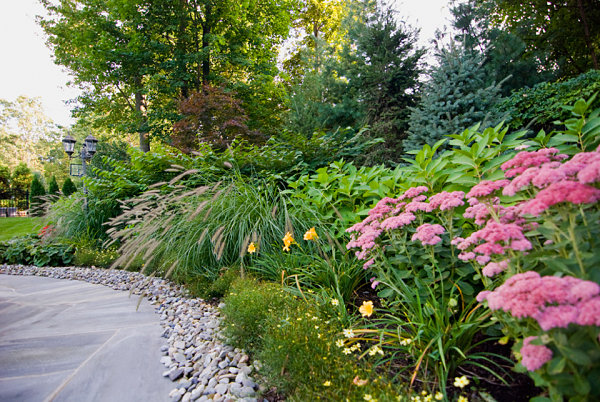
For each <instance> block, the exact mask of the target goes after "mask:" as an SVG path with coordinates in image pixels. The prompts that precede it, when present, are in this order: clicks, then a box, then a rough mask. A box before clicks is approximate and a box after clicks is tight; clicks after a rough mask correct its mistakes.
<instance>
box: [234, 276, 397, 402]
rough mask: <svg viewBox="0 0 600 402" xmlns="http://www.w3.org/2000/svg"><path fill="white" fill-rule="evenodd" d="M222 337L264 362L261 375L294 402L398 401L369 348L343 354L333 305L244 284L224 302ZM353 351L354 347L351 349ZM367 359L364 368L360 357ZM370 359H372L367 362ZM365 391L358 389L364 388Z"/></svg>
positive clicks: (269, 286)
mask: <svg viewBox="0 0 600 402" xmlns="http://www.w3.org/2000/svg"><path fill="white" fill-rule="evenodd" d="M224 302H225V307H224V308H223V313H224V316H225V325H224V329H223V331H224V333H225V335H226V337H227V339H228V342H230V344H232V345H234V346H238V347H242V348H245V349H246V351H247V352H250V353H253V354H254V356H255V357H257V358H258V359H260V361H262V362H263V367H262V369H261V374H263V375H265V376H266V379H267V382H268V383H269V384H270V385H273V386H275V387H277V389H278V391H280V392H283V393H284V394H286V396H288V399H290V400H298V401H304V400H317V399H323V400H346V399H348V400H363V398H365V395H371V396H372V397H373V398H374V399H377V400H382V401H385V400H396V398H397V397H398V391H399V390H400V389H402V384H400V385H396V387H392V386H391V385H390V383H389V382H388V381H387V380H384V379H383V378H382V377H381V375H380V374H379V373H376V372H374V371H373V370H372V365H371V363H370V362H371V360H372V359H371V356H370V355H368V353H366V352H367V348H366V346H365V345H363V346H364V349H363V350H362V351H360V352H359V351H358V349H357V347H356V346H355V347H354V349H353V353H354V355H352V356H347V355H345V354H344V349H343V347H340V345H339V343H340V342H342V343H344V342H345V341H344V336H343V334H342V329H343V328H342V327H341V325H340V323H339V321H338V320H337V319H336V318H335V317H332V316H329V313H328V311H330V309H329V308H328V307H329V306H330V299H327V300H321V302H319V301H317V299H313V298H309V299H307V301H304V300H302V299H301V298H299V297H295V296H293V295H291V294H290V293H288V292H286V291H285V290H284V289H283V288H282V287H281V286H278V285H275V284H273V283H260V282H257V281H256V280H252V279H240V280H237V281H235V282H234V283H233V286H232V288H231V292H230V293H229V295H228V296H227V297H226V298H225V299H224ZM348 346H349V347H350V345H348ZM359 354H360V355H363V354H364V355H363V356H362V357H363V358H362V360H361V364H357V360H356V357H357V356H358V355H359ZM367 355H368V356H367ZM359 381H364V382H365V384H364V385H356V384H362V382H359Z"/></svg>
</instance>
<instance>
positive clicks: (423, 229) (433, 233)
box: [412, 223, 446, 246]
mask: <svg viewBox="0 0 600 402" xmlns="http://www.w3.org/2000/svg"><path fill="white" fill-rule="evenodd" d="M445 231H446V230H445V229H444V227H443V226H442V225H438V224H434V225H432V224H430V223H424V224H422V225H421V226H419V227H418V228H417V231H416V233H415V234H414V235H413V236H412V241H416V240H420V241H421V243H422V244H423V245H424V246H425V245H429V246H433V245H435V244H438V243H439V242H441V241H442V238H441V237H439V236H437V235H439V234H442V233H444V232H445Z"/></svg>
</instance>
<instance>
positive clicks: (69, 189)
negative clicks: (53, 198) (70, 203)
mask: <svg viewBox="0 0 600 402" xmlns="http://www.w3.org/2000/svg"><path fill="white" fill-rule="evenodd" d="M76 191H77V187H75V184H74V183H73V180H71V178H70V177H67V179H66V180H65V182H64V183H63V186H62V193H63V195H64V196H65V197H68V196H70V195H71V194H73V193H75V192H76Z"/></svg>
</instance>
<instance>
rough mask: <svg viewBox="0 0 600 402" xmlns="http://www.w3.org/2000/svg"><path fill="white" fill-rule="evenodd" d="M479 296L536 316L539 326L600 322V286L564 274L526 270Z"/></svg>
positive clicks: (492, 305)
mask: <svg viewBox="0 0 600 402" xmlns="http://www.w3.org/2000/svg"><path fill="white" fill-rule="evenodd" d="M477 300H479V301H483V300H487V302H488V307H489V308H490V309H491V310H503V311H506V312H508V313H510V314H511V315H512V316H513V317H516V318H533V319H535V320H536V321H537V322H538V324H539V325H540V328H542V329H543V330H544V331H548V330H550V329H552V328H567V327H568V326H569V325H570V324H576V325H596V326H600V286H599V285H598V284H597V283H595V282H591V281H585V280H583V279H579V278H574V277H572V276H564V277H562V278H560V277H556V276H544V277H542V276H540V274H538V273H537V272H534V271H527V272H525V273H522V274H516V275H513V276H512V277H510V278H509V279H508V280H506V282H504V284H502V285H501V286H499V287H498V288H497V289H496V290H494V291H493V292H489V293H485V294H483V293H480V295H478V297H477Z"/></svg>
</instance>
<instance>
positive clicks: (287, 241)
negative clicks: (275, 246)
mask: <svg viewBox="0 0 600 402" xmlns="http://www.w3.org/2000/svg"><path fill="white" fill-rule="evenodd" d="M294 242H295V240H294V238H293V237H292V234H291V233H290V232H287V233H286V234H285V236H284V237H283V244H284V246H283V251H290V246H291V245H292V243H294Z"/></svg>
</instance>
